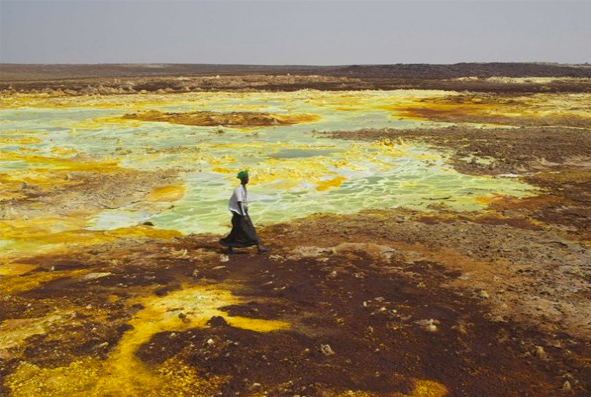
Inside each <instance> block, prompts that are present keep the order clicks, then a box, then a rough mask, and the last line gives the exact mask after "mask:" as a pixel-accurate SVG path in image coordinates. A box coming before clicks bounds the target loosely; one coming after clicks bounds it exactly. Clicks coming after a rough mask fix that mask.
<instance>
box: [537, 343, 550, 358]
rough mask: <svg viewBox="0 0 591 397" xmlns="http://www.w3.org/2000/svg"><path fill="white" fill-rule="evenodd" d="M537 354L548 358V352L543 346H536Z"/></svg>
mask: <svg viewBox="0 0 591 397" xmlns="http://www.w3.org/2000/svg"><path fill="white" fill-rule="evenodd" d="M536 356H538V357H539V358H540V359H542V360H546V359H547V358H548V354H547V353H546V351H545V350H544V348H543V347H542V346H536Z"/></svg>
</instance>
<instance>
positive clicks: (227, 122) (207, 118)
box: [123, 110, 315, 127]
mask: <svg viewBox="0 0 591 397" xmlns="http://www.w3.org/2000/svg"><path fill="white" fill-rule="evenodd" d="M123 119H127V120H142V121H159V122H167V123H172V124H183V125H199V126H213V127H215V126H227V127H260V126H273V125H289V124H296V123H299V122H302V121H312V120H314V119H315V117H314V116H305V115H298V116H291V115H273V114H270V113H264V112H230V113H217V112H184V113H162V112H159V111H157V110H151V111H147V112H140V113H130V114H126V115H124V116H123Z"/></svg>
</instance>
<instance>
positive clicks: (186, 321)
mask: <svg viewBox="0 0 591 397" xmlns="http://www.w3.org/2000/svg"><path fill="white" fill-rule="evenodd" d="M179 318H180V319H181V321H182V322H183V323H185V324H187V323H190V322H191V320H189V317H187V315H186V314H185V313H183V312H181V313H179Z"/></svg>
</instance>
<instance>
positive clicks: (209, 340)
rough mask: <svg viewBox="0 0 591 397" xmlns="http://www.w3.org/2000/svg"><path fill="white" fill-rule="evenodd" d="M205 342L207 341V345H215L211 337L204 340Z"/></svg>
mask: <svg viewBox="0 0 591 397" xmlns="http://www.w3.org/2000/svg"><path fill="white" fill-rule="evenodd" d="M206 343H207V344H208V345H209V346H213V345H215V341H214V340H213V339H211V338H209V339H208V340H207V342H206Z"/></svg>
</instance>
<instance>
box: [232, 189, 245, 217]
mask: <svg viewBox="0 0 591 397" xmlns="http://www.w3.org/2000/svg"><path fill="white" fill-rule="evenodd" d="M239 201H240V202H242V208H244V210H245V211H246V209H247V208H248V202H247V194H246V188H245V187H244V186H242V184H240V185H239V186H238V187H237V188H236V189H234V193H232V197H230V202H229V203H228V209H229V210H230V211H232V212H235V213H237V214H239V215H246V214H243V213H242V210H241V209H240V207H239V206H238V202H239Z"/></svg>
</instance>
